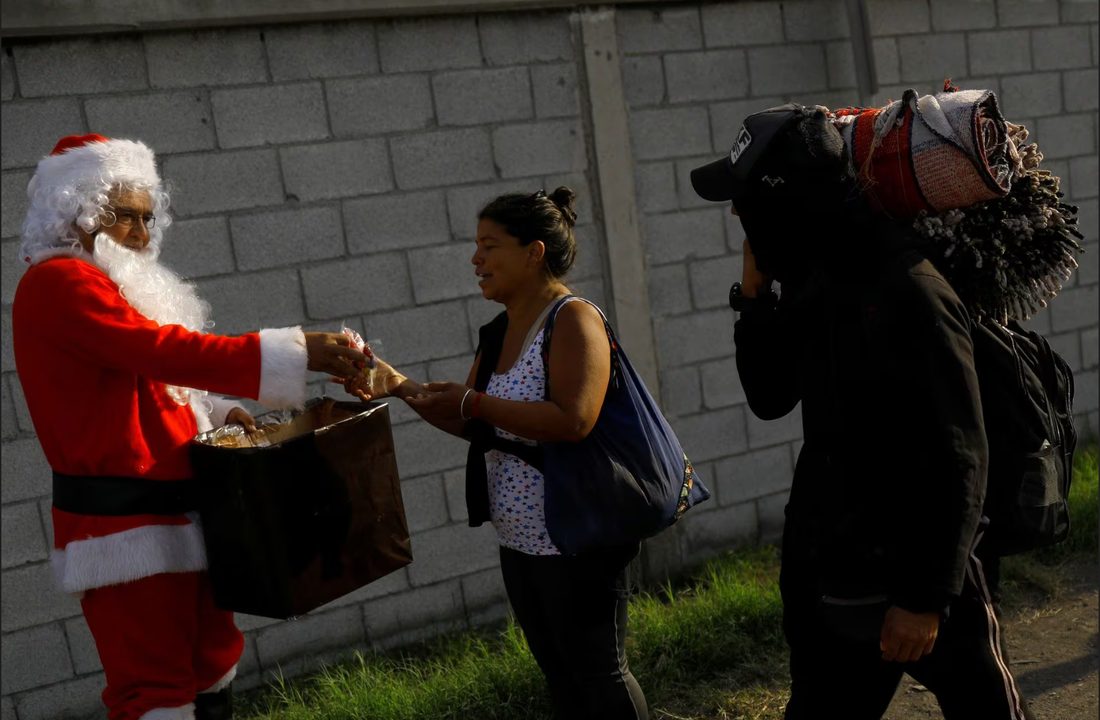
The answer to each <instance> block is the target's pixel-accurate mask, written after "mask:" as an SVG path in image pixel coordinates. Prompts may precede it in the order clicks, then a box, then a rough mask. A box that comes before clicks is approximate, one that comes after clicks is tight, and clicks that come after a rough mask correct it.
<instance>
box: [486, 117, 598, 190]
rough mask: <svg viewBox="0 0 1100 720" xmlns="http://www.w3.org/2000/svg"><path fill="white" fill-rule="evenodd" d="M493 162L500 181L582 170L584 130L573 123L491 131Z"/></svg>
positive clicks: (550, 122) (553, 122) (551, 122)
mask: <svg viewBox="0 0 1100 720" xmlns="http://www.w3.org/2000/svg"><path fill="white" fill-rule="evenodd" d="M493 158H494V159H495V161H496V166H497V167H498V168H499V169H500V174H501V176H502V177H527V176H529V175H541V174H547V173H562V172H574V171H577V170H584V169H585V168H587V167H588V154H587V151H586V148H585V142H584V128H583V127H582V126H581V123H580V122H579V121H577V120H547V121H544V122H536V123H527V124H523V125H507V126H505V127H500V128H497V129H496V130H494V131H493ZM478 179H480V178H478Z"/></svg>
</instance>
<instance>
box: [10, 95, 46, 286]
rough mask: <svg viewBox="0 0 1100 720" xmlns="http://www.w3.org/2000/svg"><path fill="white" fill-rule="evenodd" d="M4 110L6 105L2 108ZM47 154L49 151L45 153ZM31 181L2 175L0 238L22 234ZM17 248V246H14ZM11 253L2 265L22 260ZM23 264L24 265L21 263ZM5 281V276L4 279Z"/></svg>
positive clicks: (28, 176)
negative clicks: (28, 187)
mask: <svg viewBox="0 0 1100 720" xmlns="http://www.w3.org/2000/svg"><path fill="white" fill-rule="evenodd" d="M4 107H5V108H6V107H7V105H5V106H4ZM47 152H49V151H47ZM43 154H45V153H43ZM30 180H31V173H29V172H6V173H4V174H3V179H2V181H0V182H2V188H3V224H2V225H0V237H6V238H18V237H20V236H21V235H22V234H23V220H24V219H25V218H26V216H27V183H28V182H30ZM16 247H18V246H16ZM15 252H16V254H15V255H13V254H11V253H8V254H5V255H4V260H5V263H4V265H8V264H9V263H10V264H15V261H16V260H19V261H22V258H19V257H17V254H18V251H15ZM21 264H25V263H21ZM4 279H5V280H7V276H5V278H4ZM5 293H10V294H11V296H14V295H15V289H14V288H12V289H10V290H8V289H5ZM4 302H5V303H10V302H11V299H10V297H7V296H6V297H5V300H4Z"/></svg>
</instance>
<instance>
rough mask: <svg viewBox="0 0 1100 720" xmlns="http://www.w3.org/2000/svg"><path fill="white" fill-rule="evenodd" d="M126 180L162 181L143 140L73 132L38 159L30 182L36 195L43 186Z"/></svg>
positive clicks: (143, 183)
mask: <svg viewBox="0 0 1100 720" xmlns="http://www.w3.org/2000/svg"><path fill="white" fill-rule="evenodd" d="M103 183H106V184H108V185H112V186H113V185H118V184H126V185H133V186H136V187H140V188H151V187H155V186H157V185H159V184H160V175H159V174H158V173H157V164H156V157H155V156H154V155H153V151H152V150H150V149H149V147H148V146H147V145H145V144H144V143H142V142H136V141H133V140H112V139H110V138H105V137H103V136H102V135H95V134H91V135H69V136H68V137H63V138H61V140H59V141H58V143H57V145H55V146H54V149H53V151H52V152H51V153H50V154H49V155H47V156H46V157H44V158H42V160H40V161H39V163H38V170H37V171H36V172H35V174H34V177H32V178H31V182H30V184H29V185H28V186H27V195H28V196H31V197H33V195H34V193H35V192H36V191H37V190H38V189H39V188H54V187H56V188H71V187H86V186H88V185H89V184H94V185H98V184H103Z"/></svg>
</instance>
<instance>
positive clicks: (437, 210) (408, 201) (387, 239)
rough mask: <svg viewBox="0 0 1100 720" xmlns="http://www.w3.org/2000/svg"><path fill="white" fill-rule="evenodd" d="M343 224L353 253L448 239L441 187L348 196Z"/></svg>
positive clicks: (448, 229) (445, 210) (449, 235)
mask: <svg viewBox="0 0 1100 720" xmlns="http://www.w3.org/2000/svg"><path fill="white" fill-rule="evenodd" d="M344 228H345V233H346V234H347V239H348V249H349V250H350V251H351V253H352V254H353V255H359V254H364V253H373V252H379V251H382V250H396V249H399V248H410V247H418V246H421V245H434V244H437V243H445V242H447V241H449V240H450V239H451V231H450V227H449V225H448V219H447V207H446V202H445V200H444V196H443V193H442V192H441V191H433V192H424V193H402V194H399V195H383V196H380V197H375V198H357V199H355V200H348V201H347V202H345V203H344ZM471 254H472V251H471ZM414 267H415V266H414Z"/></svg>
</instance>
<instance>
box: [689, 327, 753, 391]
mask: <svg viewBox="0 0 1100 720" xmlns="http://www.w3.org/2000/svg"><path fill="white" fill-rule="evenodd" d="M731 312H732V311H731ZM700 371H701V374H702V376H703V404H704V405H706V407H708V408H710V409H717V408H724V407H730V406H731V405H740V404H741V403H743V402H745V400H746V397H745V389H744V388H743V387H742V386H741V375H740V374H739V373H738V372H737V361H736V360H735V359H734V358H724V359H722V360H716V361H714V362H709V363H707V364H705V365H703V366H701V367H700Z"/></svg>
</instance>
